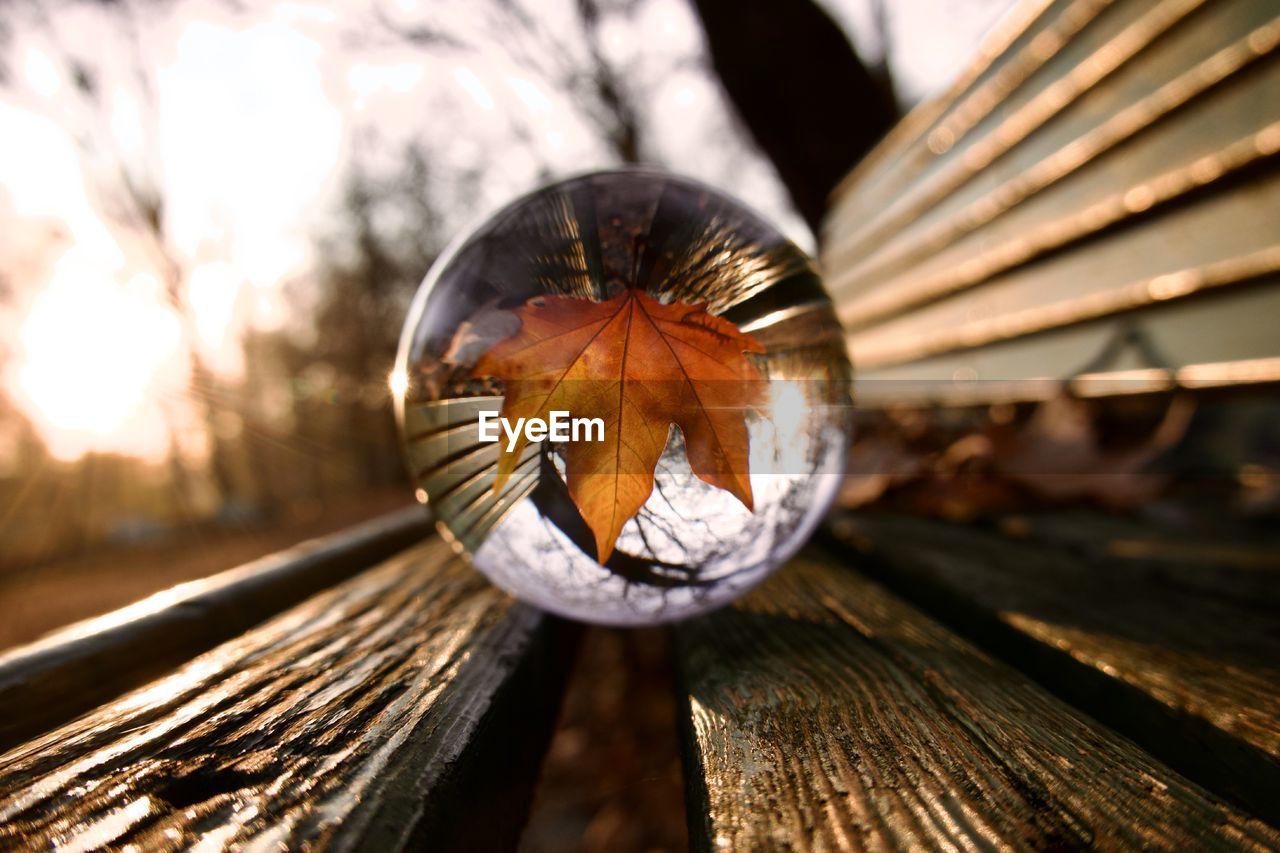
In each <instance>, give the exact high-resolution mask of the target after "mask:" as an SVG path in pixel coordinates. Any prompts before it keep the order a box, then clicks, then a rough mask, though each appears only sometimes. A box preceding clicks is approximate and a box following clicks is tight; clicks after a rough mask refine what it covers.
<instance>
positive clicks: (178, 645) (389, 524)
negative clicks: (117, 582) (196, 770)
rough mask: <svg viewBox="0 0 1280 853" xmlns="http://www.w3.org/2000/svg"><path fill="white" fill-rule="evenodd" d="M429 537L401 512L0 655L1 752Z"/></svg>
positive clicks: (414, 516)
mask: <svg viewBox="0 0 1280 853" xmlns="http://www.w3.org/2000/svg"><path fill="white" fill-rule="evenodd" d="M430 532H431V523H430V520H429V518H428V516H427V513H426V512H425V511H424V510H423V509H422V508H421V507H417V506H415V507H409V508H408V509H405V510H402V511H399V512H394V513H390V514H388V515H386V516H383V517H381V518H377V519H374V520H372V521H369V522H366V523H365V524H360V525H356V526H355V527H353V528H351V529H349V530H344V531H342V532H340V533H335V534H333V535H331V536H325V537H321V538H319V539H313V540H309V541H307V542H303V543H301V544H299V545H297V546H295V547H293V548H289V549H287V550H285V551H281V552H279V553H277V554H272V555H270V556H267V557H263V558H262V559H259V560H254V561H252V562H250V563H247V564H245V565H243V566H240V567H237V568H234V569H230V570H228V571H225V572H221V573H219V574H216V575H214V576H212V577H209V578H205V579H203V580H199V581H192V582H190V583H184V584H179V585H178V586H175V587H173V588H172V589H168V590H165V591H163V592H159V593H156V594H155V595H152V596H149V597H148V598H145V599H143V600H142V601H139V602H137V603H136V604H132V605H130V606H128V607H124V608H121V609H120V610H116V611H114V612H111V613H107V614H104V615H103V616H99V617H95V618H93V619H88V620H85V621H84V622H79V623H76V624H74V625H70V626H68V627H67V628H64V629H62V630H60V631H56V632H54V633H53V634H51V635H49V636H48V637H46V638H44V639H41V640H37V641H36V642H34V643H30V644H28V645H25V646H19V647H17V648H15V649H12V650H10V651H8V652H6V653H5V654H4V655H0V708H3V709H4V713H3V714H0V750H5V749H8V748H10V747H12V746H15V745H16V744H18V743H21V742H22V741H23V740H26V739H29V738H31V737H34V736H35V735H37V734H40V733H41V732H45V731H48V730H49V729H51V728H53V727H54V726H56V725H59V724H60V723H64V722H66V721H67V720H70V719H71V718H73V717H75V716H76V715H78V714H82V713H84V712H85V711H87V710H89V709H90V708H93V707H94V706H95V705H99V704H101V703H102V702H105V701H107V700H108V699H112V698H114V697H116V696H119V695H120V694H121V693H123V692H125V691H126V690H130V689H132V688H134V687H137V686H139V685H142V684H145V683H146V682H148V681H150V680H151V679H153V678H155V677H157V676H158V675H160V674H162V673H165V672H167V671H169V670H171V669H173V667H175V666H177V665H178V664H181V663H183V662H185V661H188V660H190V659H191V658H193V657H195V656H196V655H197V654H199V653H201V652H204V651H207V650H208V649H211V648H213V647H214V646H215V645H217V644H218V643H221V642H223V641H225V640H228V639H231V638H233V637H235V636H237V635H238V634H240V633H241V632H243V631H245V630H247V629H249V628H251V627H252V626H253V625H255V624H257V623H259V622H261V621H263V620H264V619H267V618H269V617H270V616H273V615H275V614H276V613H279V612H280V611H282V610H284V609H285V608H287V607H290V606H292V605H294V604H297V603H298V602H300V601H302V600H303V599H304V598H306V597H307V596H309V595H311V594H312V593H314V592H316V591H318V590H320V589H323V588H325V587H327V586H332V585H333V584H335V583H337V582H338V581H341V580H343V579H345V578H349V577H351V576H352V575H354V574H356V573H357V572H359V571H361V570H363V569H365V568H368V567H369V566H371V565H373V564H375V563H376V562H378V561H379V560H383V559H385V558H387V557H389V556H391V555H392V554H394V553H396V552H397V551H399V550H401V549H402V548H405V547H407V546H408V545H411V544H413V543H414V542H417V541H419V540H421V539H422V538H423V537H425V536H427V535H429V533H430Z"/></svg>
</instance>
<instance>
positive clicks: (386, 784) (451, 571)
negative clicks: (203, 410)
mask: <svg viewBox="0 0 1280 853" xmlns="http://www.w3.org/2000/svg"><path fill="white" fill-rule="evenodd" d="M563 631H564V628H563V626H562V625H561V623H557V622H555V621H554V620H551V619H550V617H546V616H544V615H542V614H540V613H539V612H537V611H535V610H533V609H532V608H529V607H526V606H524V605H520V604H517V603H515V602H514V601H513V600H512V599H510V598H509V597H508V596H506V595H505V594H503V593H501V592H500V591H498V590H496V589H495V588H493V587H491V586H490V585H489V584H488V583H486V582H485V581H484V579H483V578H481V577H480V576H479V575H478V574H476V573H475V572H474V571H472V570H471V569H470V568H469V567H468V566H467V565H466V564H465V563H464V562H463V561H462V560H461V559H460V558H457V557H454V556H452V555H451V554H450V552H449V549H448V546H447V545H445V544H444V543H443V542H441V541H439V540H435V541H431V542H427V543H425V544H422V545H419V546H416V547H414V548H412V549H410V550H409V551H406V552H405V553H403V554H402V555H400V556H398V557H395V558H393V559H391V560H389V561H388V562H386V563H385V564H383V565H381V566H379V567H378V568H375V569H371V570H369V571H368V572H366V573H364V574H362V575H360V576H358V577H356V578H353V579H351V580H349V581H346V582H345V583H343V584H341V585H340V586H337V587H334V588H333V589H331V590H329V591H327V592H324V593H321V594H319V595H317V596H315V597H314V598H312V599H310V600H308V601H306V602H304V603H302V604H300V605H298V606H297V607H295V608H293V609H292V610H289V611H287V612H286V613H283V614H281V615H280V616H278V617H276V618H275V619H273V620H271V621H270V622H268V623H266V624H264V625H262V626H261V627H259V628H256V629H254V630H252V631H250V632H249V633H247V634H245V635H244V636H242V637H240V638H239V639H236V640H233V641H230V642H228V643H225V644H223V645H221V646H219V647H217V648H215V649H213V650H211V651H209V652H207V653H206V654H204V655H202V656H200V657H198V658H196V659H195V660H193V661H191V662H190V663H188V664H187V665H186V666H184V667H182V668H181V669H179V670H178V671H176V672H174V673H173V674H171V675H169V676H167V677H165V678H162V679H160V680H158V681H156V682H154V683H153V684H150V685H148V686H147V687H145V688H142V689H140V690H138V691H135V692H133V693H130V694H128V695H126V696H124V697H121V698H120V699H119V700H117V701H115V702H112V703H110V704H109V705H106V706H104V707H102V708H100V709H98V710H96V711H94V712H93V713H91V714H89V715H87V716H85V717H82V718H80V719H79V720H76V721H74V722H72V723H69V724H67V725H65V726H63V727H62V728H60V729H58V730H56V731H54V732H51V733H50V734H48V735H46V736H44V737H41V738H39V739H38V740H35V741H32V742H31V743H28V744H25V745H23V746H21V747H19V748H17V749H14V750H12V751H10V752H9V753H8V754H6V755H4V756H2V757H0V847H4V848H26V849H33V848H48V847H52V846H60V847H61V846H67V847H69V848H71V849H88V848H93V847H99V846H105V845H111V846H123V845H127V844H136V845H138V846H139V847H140V848H142V849H159V848H165V849H175V848H179V847H182V848H186V847H192V846H197V845H199V846H203V847H208V848H219V849H220V848H223V847H238V846H242V845H245V846H253V847H255V848H260V849H274V848H277V847H286V848H289V849H297V848H299V847H304V846H305V847H326V848H333V849H356V848H360V849H370V850H380V851H381V850H388V849H398V848H401V847H404V846H408V845H413V846H421V845H422V844H423V843H425V842H426V841H428V840H429V841H430V842H431V844H432V846H433V847H442V848H445V849H449V848H452V847H454V846H462V845H463V844H477V845H480V846H481V847H482V848H487V847H489V846H490V845H492V844H510V843H513V841H514V838H515V834H514V833H515V832H516V831H517V830H518V824H519V822H520V820H521V815H522V808H521V807H520V802H519V801H520V799H521V798H522V797H523V796H524V795H525V793H527V792H525V791H523V788H524V786H525V785H526V783H527V782H528V780H529V779H531V778H532V771H533V769H534V766H533V764H534V763H533V761H531V760H530V759H531V758H533V757H534V752H535V750H532V749H530V748H528V745H529V742H530V741H536V740H538V739H540V738H545V735H546V733H547V732H548V731H549V724H550V722H551V717H552V715H553V710H554V707H555V702H556V697H557V694H558V687H559V685H560V683H561V680H562V675H563V665H564V664H565V663H566V662H567V659H568V655H566V654H563V652H564V651H565V650H564V649H563V648H561V646H562V645H563V643H562V640H563V639H564V638H563ZM533 745H534V746H537V744H533ZM481 816H482V817H481ZM467 833H477V834H478V835H472V836H469V835H467Z"/></svg>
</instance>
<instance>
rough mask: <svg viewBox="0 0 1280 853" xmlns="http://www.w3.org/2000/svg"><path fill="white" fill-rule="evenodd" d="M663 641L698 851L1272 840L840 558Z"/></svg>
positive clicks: (1224, 845) (1277, 840) (805, 567)
mask: <svg viewBox="0 0 1280 853" xmlns="http://www.w3.org/2000/svg"><path fill="white" fill-rule="evenodd" d="M676 636H677V642H678V648H679V652H680V654H679V655H678V660H679V661H681V675H682V680H683V688H684V690H683V693H684V696H685V699H686V701H687V705H688V709H687V710H688V714H687V719H686V728H687V732H686V734H687V739H688V742H689V745H690V747H691V749H690V750H689V756H688V765H689V769H688V773H689V778H690V780H691V785H692V786H693V787H692V793H693V796H692V797H691V802H692V803H694V805H693V807H692V808H693V811H692V817H691V823H693V824H694V832H695V841H701V842H702V843H704V844H705V846H706V847H708V848H718V849H733V850H744V849H781V848H785V847H794V848H801V849H811V848H816V849H863V848H872V849H939V848H944V847H945V848H947V849H952V848H953V847H954V848H968V847H979V848H989V847H991V846H996V847H1004V846H1007V847H1013V848H1023V849H1027V848H1029V849H1046V848H1072V847H1083V846H1088V845H1096V846H1099V847H1102V848H1110V849H1115V848H1121V849H1123V848H1129V849H1133V848H1138V847H1148V846H1154V847H1158V848H1163V849H1199V850H1205V849H1237V848H1239V847H1240V846H1249V845H1256V846H1275V845H1277V844H1280V834H1278V833H1276V832H1275V831H1274V830H1273V829H1271V828H1269V827H1267V826H1266V825H1265V824H1263V823H1262V822H1260V821H1259V820H1257V819H1255V818H1250V817H1248V816H1246V815H1244V814H1242V813H1241V812H1239V811H1237V810H1236V809H1235V808H1234V807H1232V806H1230V805H1228V804H1226V803H1225V802H1223V801H1220V800H1217V799H1215V798H1214V797H1213V796H1212V795H1210V794H1208V793H1206V792H1205V791H1203V790H1202V789H1200V788H1199V787H1197V786H1196V785H1194V784H1192V783H1190V782H1188V781H1187V780H1185V779H1183V778H1182V777H1180V776H1179V775H1177V774H1176V773H1174V772H1172V771H1171V770H1169V769H1168V768H1166V767H1165V766H1163V765H1161V764H1160V763H1159V762H1157V761H1156V760H1154V759H1153V758H1151V757H1150V756H1149V755H1147V754H1146V753H1144V752H1143V751H1141V750H1140V749H1138V748H1137V747H1136V746H1134V745H1133V744H1132V743H1131V742H1130V741H1128V740H1125V739H1124V738H1122V737H1119V736H1117V735H1115V734H1114V733H1113V732H1112V731H1111V730H1109V729H1106V728H1103V727H1101V726H1099V725H1098V724H1097V723H1095V722H1093V721H1091V720H1089V719H1088V718H1087V717H1084V716H1082V715H1081V714H1080V713H1079V712H1077V711H1075V710H1073V709H1072V708H1070V707H1069V706H1067V705H1065V704H1063V703H1062V702H1060V701H1059V700H1057V699H1055V698H1054V697H1053V696H1051V695H1050V694H1049V693H1048V692H1046V691H1045V690H1044V689H1042V688H1040V687H1039V686H1037V685H1035V684H1034V683H1032V682H1031V681H1029V680H1027V679H1026V678H1025V677H1023V676H1022V675H1020V674H1019V673H1017V672H1016V671H1014V670H1012V669H1011V668H1009V667H1007V666H1005V665H1003V664H1001V663H998V662H996V661H994V660H992V659H991V658H989V657H987V656H986V655H984V654H982V653H981V652H979V651H978V650H977V649H975V648H974V647H972V646H971V645H969V644H968V643H967V642H965V641H963V640H961V639H959V638H958V637H956V636H955V635H953V634H952V633H950V632H949V631H947V630H946V629H944V628H942V627H941V626H939V625H938V624H937V623H935V622H933V621H932V620H930V619H929V618H928V617H925V616H924V615H922V614H921V613H919V612H918V611H916V610H914V609H913V608H912V607H910V606H909V605H907V604H905V603H903V602H902V601H900V600H899V599H897V598H896V597H894V596H893V595H892V594H890V593H888V592H887V591H886V590H884V589H883V588H882V587H880V586H878V585H877V584H875V583H873V582H871V581H869V580H867V579H865V578H863V577H861V576H859V575H858V574H857V573H855V572H853V571H851V570H849V569H846V568H841V567H837V566H835V565H833V564H831V563H828V562H823V561H821V560H819V559H815V558H814V557H808V558H805V557H802V558H800V559H798V560H796V561H795V562H793V564H792V565H790V566H789V567H787V568H784V569H783V570H782V571H781V572H779V573H778V574H776V575H775V576H773V577H772V578H770V579H769V580H768V581H766V583H765V584H764V585H762V586H761V587H760V588H759V589H758V590H756V591H754V592H753V593H751V594H749V595H748V596H747V597H746V598H744V599H743V600H741V601H740V602H739V603H738V604H736V605H735V606H733V607H732V608H730V609H728V610H725V611H721V612H719V613H717V614H713V615H711V616H709V617H707V618H704V619H700V620H695V621H693V622H690V623H687V624H684V625H682V626H680V627H679V628H678V629H677V631H676Z"/></svg>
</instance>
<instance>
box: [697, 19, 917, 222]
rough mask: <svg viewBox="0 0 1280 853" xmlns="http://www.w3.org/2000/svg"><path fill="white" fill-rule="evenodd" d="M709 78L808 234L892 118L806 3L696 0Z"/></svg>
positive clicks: (882, 79) (879, 90)
mask: <svg viewBox="0 0 1280 853" xmlns="http://www.w3.org/2000/svg"><path fill="white" fill-rule="evenodd" d="M694 5H695V7H696V8H697V10H698V15H699V17H700V18H701V20H702V25H703V28H704V29H705V30H706V34H707V41H708V44H709V46H710V50H711V58H712V62H713V65H714V67H715V70H716V73H717V74H719V76H720V79H721V81H722V82H723V83H724V87H725V89H726V91H727V92H728V93H729V97H730V99H731V100H732V101H733V104H734V106H735V107H737V109H738V113H739V114H740V115H741V116H742V119H743V121H744V122H745V123H746V125H747V128H748V129H749V130H750V131H751V135H752V136H754V137H755V139H756V142H758V143H759V145H760V147H761V149H763V151H764V153H765V154H766V155H767V156H768V157H769V159H770V160H772V161H773V164H774V166H775V167H776V168H777V170H778V175H779V176H780V177H781V178H782V182H783V183H784V184H786V187H787V191H788V192H789V193H790V195H791V200H792V202H794V204H795V206H796V209H797V210H799V211H800V214H801V216H803V217H804V219H805V222H807V223H808V224H809V227H810V228H812V229H813V230H814V231H815V232H816V231H817V230H818V226H819V224H820V222H821V220H822V214H823V212H824V211H825V210H826V206H827V197H828V196H829V195H830V194H831V191H832V189H834V188H835V186H836V184H837V183H838V182H839V181H840V179H841V178H843V177H844V176H845V175H846V174H847V173H848V171H849V170H850V169H851V168H853V165H854V164H855V163H857V162H858V160H860V159H862V157H863V155H865V154H866V153H867V152H868V151H870V150H871V147H872V146H873V145H875V143H876V142H877V141H879V139H880V137H882V136H883V135H884V134H885V133H887V132H888V130H889V128H891V127H892V126H893V124H894V122H896V121H897V118H898V116H897V110H896V108H895V107H894V104H893V97H892V92H891V88H890V87H889V85H888V82H887V75H880V76H878V75H877V74H875V73H873V72H872V71H871V70H869V69H868V68H867V66H866V65H865V64H863V62H862V60H861V59H859V58H858V55H857V54H856V53H855V52H854V49H853V46H852V45H851V44H850V43H849V40H848V39H847V38H846V37H845V35H844V33H843V32H842V31H841V30H840V28H839V27H838V26H837V25H836V23H835V22H834V21H833V20H831V18H830V17H829V16H828V15H827V13H826V12H825V11H823V10H822V8H821V7H820V6H818V5H817V4H816V3H813V2H810V0H695V2H694Z"/></svg>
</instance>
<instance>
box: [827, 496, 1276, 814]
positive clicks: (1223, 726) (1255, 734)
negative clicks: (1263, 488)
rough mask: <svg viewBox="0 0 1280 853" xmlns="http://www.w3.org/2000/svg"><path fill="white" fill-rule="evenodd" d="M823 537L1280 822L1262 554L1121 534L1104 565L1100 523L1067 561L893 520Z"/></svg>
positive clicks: (854, 520) (1271, 621)
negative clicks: (1161, 543)
mask: <svg viewBox="0 0 1280 853" xmlns="http://www.w3.org/2000/svg"><path fill="white" fill-rule="evenodd" d="M1080 524H1081V522H1080V521H1079V520H1077V521H1076V522H1075V527H1076V529H1075V531H1074V532H1075V534H1076V535H1079V527H1080ZM1024 526H1025V527H1027V529H1029V530H1032V531H1034V530H1035V529H1036V528H1035V527H1033V526H1031V525H1029V524H1028V525H1024ZM1112 526H1114V525H1112ZM1042 527H1048V528H1049V531H1050V532H1054V533H1056V535H1057V537H1058V539H1057V541H1058V542H1062V537H1063V536H1069V535H1071V533H1072V531H1071V530H1070V528H1067V529H1065V530H1064V528H1065V527H1066V525H1065V524H1063V523H1059V524H1058V525H1056V526H1051V525H1049V524H1048V523H1046V524H1045V525H1042ZM832 529H833V531H834V532H835V535H836V536H837V537H838V538H839V539H841V540H843V541H845V542H851V543H854V544H855V545H856V546H857V547H858V549H859V550H860V551H861V552H862V553H863V554H865V555H866V556H867V557H869V558H870V559H863V560H862V563H861V564H862V565H864V566H865V567H866V568H867V569H868V571H871V572H872V573H874V574H875V576H876V577H877V578H879V579H882V580H883V581H884V582H885V583H887V584H888V585H890V586H891V587H893V588H894V589H897V590H900V591H901V592H903V594H905V595H907V596H908V597H910V598H912V599H913V600H916V601H918V602H919V603H920V604H921V605H923V606H925V607H926V608H928V609H930V610H931V611H932V612H935V613H936V614H938V615H939V616H940V617H941V618H944V619H945V620H947V621H948V622H949V623H951V624H952V625H953V626H955V627H957V628H959V629H960V630H962V631H963V632H965V633H967V634H969V635H970V636H972V637H974V638H975V639H977V640H978V641H979V642H980V643H981V644H982V645H984V646H985V647H987V648H988V649H990V650H992V651H993V652H996V653H998V654H1000V655H1001V656H1002V657H1005V658H1006V659H1008V660H1010V661H1011V662H1013V663H1014V664H1015V665H1017V666H1018V667H1019V668H1022V669H1023V670H1025V671H1027V672H1029V673H1031V674H1032V675H1033V676H1034V677H1036V678H1037V679H1039V680H1042V681H1044V682H1045V683H1046V684H1047V685H1048V686H1050V687H1051V689H1053V690H1054V692H1056V693H1058V695H1059V696H1061V697H1063V698H1065V699H1067V700H1069V701H1071V702H1072V703H1074V704H1076V705H1077V706H1079V707H1082V708H1083V709H1084V710H1086V711H1087V712H1088V713H1090V714H1091V715H1093V716H1094V717H1097V718H1098V719H1101V720H1102V721H1104V722H1106V723H1107V724H1109V725H1111V726H1113V727H1115V728H1118V729H1120V730H1121V731H1123V732H1124V733H1125V734H1127V735H1129V736H1130V737H1132V738H1134V739H1135V740H1136V741H1138V743H1140V744H1141V745H1142V746H1144V747H1145V748H1146V749H1148V750H1149V751H1151V752H1152V753H1153V754H1155V755H1157V756H1159V757H1160V758H1161V759H1162V760H1164V761H1166V762H1167V763H1169V764H1171V765H1172V766H1174V767H1175V768H1177V769H1178V770H1180V771H1181V772H1183V773H1185V774H1187V775H1189V776H1191V777H1192V778H1195V779H1196V780H1197V781H1199V782H1200V783H1202V784H1204V785H1206V786H1207V787H1210V788H1212V789H1213V790H1215V791H1218V792H1220V793H1223V794H1225V795H1227V796H1230V797H1232V798H1234V799H1236V800H1237V801H1239V802H1241V803H1243V804H1245V805H1246V806H1247V807H1249V808H1250V809H1251V810H1252V811H1254V812H1255V813H1257V814H1259V815H1260V816H1262V817H1264V818H1265V819H1267V820H1269V821H1271V822H1272V823H1280V806H1278V804H1277V801H1276V797H1275V792H1276V791H1278V790H1280V594H1278V593H1277V581H1280V569H1277V568H1276V566H1275V564H1274V563H1269V562H1268V561H1267V558H1268V557H1270V558H1271V559H1274V552H1269V551H1266V550H1265V549H1263V550H1261V551H1260V552H1259V553H1257V554H1256V555H1255V556H1256V557H1257V559H1253V560H1250V559H1245V558H1244V557H1243V556H1242V554H1241V551H1243V548H1241V547H1236V548H1230V547H1227V546H1226V545H1222V546H1220V547H1219V548H1217V549H1210V548H1209V547H1208V545H1207V544H1205V543H1203V542H1200V543H1198V544H1197V543H1196V542H1194V541H1190V540H1188V539H1187V538H1186V537H1182V538H1179V537H1176V536H1166V537H1165V544H1166V546H1167V547H1165V548H1163V549H1161V548H1156V547H1154V546H1153V545H1152V540H1151V538H1150V537H1149V536H1148V537H1146V538H1139V537H1136V536H1135V535H1134V534H1133V533H1132V532H1131V531H1130V532H1129V533H1128V534H1127V535H1125V536H1124V537H1115V538H1114V541H1116V542H1118V543H1120V546H1121V547H1120V552H1119V553H1120V554H1122V555H1127V556H1116V555H1114V554H1112V555H1109V556H1104V555H1103V554H1102V553H1101V552H1103V551H1105V550H1109V549H1107V546H1106V544H1105V543H1106V541H1107V539H1108V536H1107V534H1106V532H1105V531H1106V530H1107V529H1109V528H1108V527H1106V526H1103V527H1101V528H1099V527H1095V530H1096V533H1097V536H1096V541H1094V542H1091V543H1089V544H1088V545H1082V546H1080V547H1078V548H1076V549H1074V551H1073V550H1069V549H1068V548H1067V547H1064V546H1063V545H1061V544H1059V545H1057V546H1055V545H1054V544H1052V543H1045V542H1034V541H1029V542H1015V541H1012V540H1009V539H1007V538H1004V537H1001V536H999V535H997V534H994V533H990V532H984V531H980V530H974V529H969V528H964V527H961V526H957V525H951V524H944V523H941V522H933V521H925V520H921V519H913V518H905V517H892V516H875V517H866V516H843V517H841V518H839V519H837V520H836V521H835V522H834V523H833V525H832ZM1179 543H1181V546H1179ZM1179 550H1181V551H1184V552H1185V555H1184V556H1182V557H1179V556H1178V555H1177V552H1178V551H1179ZM1171 551H1172V552H1174V553H1170V552H1171ZM1144 554H1145V555H1147V556H1144ZM1206 556H1208V557H1209V558H1210V559H1209V560H1208V562H1206V561H1205V557H1206ZM1232 560H1235V563H1234V565H1233V564H1232V562H1231V561H1232Z"/></svg>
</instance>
